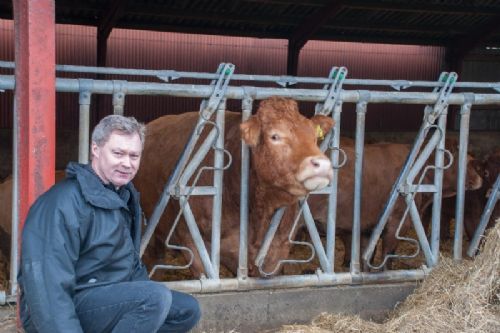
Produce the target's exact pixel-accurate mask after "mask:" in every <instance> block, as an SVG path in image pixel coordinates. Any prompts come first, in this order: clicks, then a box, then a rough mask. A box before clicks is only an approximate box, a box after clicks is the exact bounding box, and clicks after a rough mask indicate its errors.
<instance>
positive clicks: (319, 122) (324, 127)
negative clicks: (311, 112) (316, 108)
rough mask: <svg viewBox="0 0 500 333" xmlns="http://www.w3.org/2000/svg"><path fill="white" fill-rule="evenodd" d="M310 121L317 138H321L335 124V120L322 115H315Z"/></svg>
mask: <svg viewBox="0 0 500 333" xmlns="http://www.w3.org/2000/svg"><path fill="white" fill-rule="evenodd" d="M311 121H312V122H313V125H314V129H315V130H316V135H317V136H318V138H319V139H323V138H324V137H325V136H326V134H327V133H328V132H329V131H330V130H331V129H332V127H333V125H334V124H335V121H333V119H332V118H331V117H327V116H323V115H316V116H314V117H312V118H311Z"/></svg>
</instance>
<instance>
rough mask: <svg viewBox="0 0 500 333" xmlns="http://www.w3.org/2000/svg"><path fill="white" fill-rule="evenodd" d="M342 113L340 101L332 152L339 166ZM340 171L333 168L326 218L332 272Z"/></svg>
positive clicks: (335, 110) (336, 109)
mask: <svg viewBox="0 0 500 333" xmlns="http://www.w3.org/2000/svg"><path fill="white" fill-rule="evenodd" d="M341 113H342V101H338V102H337V104H335V107H334V108H333V115H332V116H333V120H334V121H335V125H334V132H333V142H332V146H333V149H332V150H331V151H330V159H331V161H332V165H333V166H336V165H338V164H339V150H338V148H339V146H340V119H341ZM338 179H339V169H338V168H335V167H334V168H333V178H332V185H331V192H330V193H329V194H328V216H327V218H326V256H327V258H328V262H329V263H330V267H331V272H328V273H333V271H334V270H335V225H336V221H337V189H338Z"/></svg>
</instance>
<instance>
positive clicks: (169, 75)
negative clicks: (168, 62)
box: [156, 70, 181, 82]
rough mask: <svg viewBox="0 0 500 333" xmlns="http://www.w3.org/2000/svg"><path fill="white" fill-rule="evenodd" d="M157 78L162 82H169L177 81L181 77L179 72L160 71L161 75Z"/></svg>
mask: <svg viewBox="0 0 500 333" xmlns="http://www.w3.org/2000/svg"><path fill="white" fill-rule="evenodd" d="M156 77H157V78H159V79H160V80H162V81H165V82H168V81H173V80H177V79H178V78H180V77H181V76H180V75H179V73H178V72H177V71H172V70H167V71H160V74H158V75H156Z"/></svg>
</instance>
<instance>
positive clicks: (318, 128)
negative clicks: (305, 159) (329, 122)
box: [316, 125, 325, 140]
mask: <svg viewBox="0 0 500 333" xmlns="http://www.w3.org/2000/svg"><path fill="white" fill-rule="evenodd" d="M316 137H317V138H318V139H321V140H323V139H324V138H325V133H323V130H322V129H321V126H319V125H316Z"/></svg>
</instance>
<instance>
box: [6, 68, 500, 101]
mask: <svg viewBox="0 0 500 333" xmlns="http://www.w3.org/2000/svg"><path fill="white" fill-rule="evenodd" d="M13 89H14V76H13V75H0V90H13ZM126 89H127V95H167V96H176V97H194V98H207V97H209V96H210V95H211V93H212V91H211V89H210V86H207V85H195V84H171V83H146V82H127V85H126ZM56 91H58V92H74V93H76V92H79V91H80V84H79V80H78V79H65V78H57V80H56ZM90 92H91V93H94V94H113V92H114V90H113V81H112V80H107V81H106V80H93V86H92V89H91V91H90ZM327 94H328V92H327V91H325V90H321V89H289V88H263V87H258V88H255V95H254V96H253V98H254V99H255V100H262V99H266V98H269V97H271V96H282V97H290V98H293V99H295V100H297V101H310V102H322V101H324V100H325V98H326V97H327ZM474 96H475V100H474V102H473V104H472V105H487V104H495V105H498V104H500V94H474ZM226 98H227V99H243V98H245V87H234V86H229V87H228V88H227V92H226ZM438 98H439V94H438V93H432V92H427V93H426V92H398V91H389V92H386V91H370V103H399V104H418V105H426V104H433V103H435V102H436V101H437V100H438ZM340 99H341V100H342V101H343V102H344V103H357V102H359V101H360V100H361V96H360V92H359V91H358V90H344V91H342V92H341V94H340ZM464 102H465V97H464V94H462V93H452V94H451V95H450V97H449V99H448V103H449V104H450V105H461V104H464Z"/></svg>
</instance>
